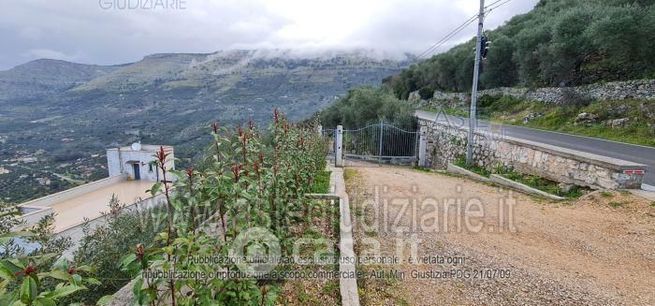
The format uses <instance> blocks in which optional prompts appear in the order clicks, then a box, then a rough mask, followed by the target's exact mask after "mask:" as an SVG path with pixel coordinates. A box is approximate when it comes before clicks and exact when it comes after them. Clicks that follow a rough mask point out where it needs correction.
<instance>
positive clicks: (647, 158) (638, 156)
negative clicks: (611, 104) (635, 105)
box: [416, 111, 655, 188]
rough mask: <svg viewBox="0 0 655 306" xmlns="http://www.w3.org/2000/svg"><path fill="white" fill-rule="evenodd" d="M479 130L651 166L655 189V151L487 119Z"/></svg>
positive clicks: (429, 115) (457, 121)
mask: <svg viewBox="0 0 655 306" xmlns="http://www.w3.org/2000/svg"><path fill="white" fill-rule="evenodd" d="M416 115H417V116H418V117H419V118H422V119H430V120H434V119H435V118H436V116H437V114H436V113H433V112H427V111H416ZM439 121H440V122H445V121H448V122H450V124H453V125H464V126H466V127H468V119H466V118H460V117H454V116H447V119H446V116H444V115H443V114H441V116H439ZM478 129H480V130H484V131H489V130H493V131H495V132H499V131H500V132H501V133H503V135H505V136H509V137H514V138H520V139H525V140H530V141H537V142H541V143H545V144H549V145H554V146H558V147H562V148H567V149H575V150H578V151H583V152H588V153H593V154H598V155H602V156H608V157H613V158H618V159H623V160H627V161H632V162H636V163H640V164H644V165H646V166H647V170H646V177H645V178H644V184H648V185H651V186H655V148H651V147H645V146H640V145H633V144H628V143H623V142H616V141H611V140H604V139H600V138H593V137H584V136H575V135H571V134H564V133H559V132H550V131H544V130H538V129H531V128H526V127H522V126H515V125H503V124H496V123H494V124H493V126H491V125H490V124H489V122H488V121H484V120H480V121H479V123H478ZM648 188H650V187H648Z"/></svg>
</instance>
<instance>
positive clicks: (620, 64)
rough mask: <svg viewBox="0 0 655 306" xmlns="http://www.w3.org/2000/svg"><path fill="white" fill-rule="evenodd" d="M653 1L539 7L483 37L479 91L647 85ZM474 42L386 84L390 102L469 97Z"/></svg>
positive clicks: (653, 51) (549, 0) (544, 1)
mask: <svg viewBox="0 0 655 306" xmlns="http://www.w3.org/2000/svg"><path fill="white" fill-rule="evenodd" d="M653 29H655V2H654V1H652V0H541V1H540V2H539V3H538V4H537V5H536V7H535V8H534V9H533V10H532V11H530V12H528V13H527V14H523V15H518V16H515V17H513V18H512V19H511V20H510V21H508V22H507V23H506V24H505V25H503V26H501V27H499V28H497V29H495V30H493V31H487V32H486V35H487V36H488V38H489V40H490V41H491V45H490V47H489V54H488V57H487V59H486V60H485V61H484V62H483V65H482V71H483V72H482V74H481V76H480V87H481V88H483V89H484V88H494V87H503V86H506V87H511V86H525V87H549V86H555V87H559V86H575V85H582V84H591V83H596V82H603V81H622V80H630V79H640V78H655V60H653V56H654V55H655V31H653ZM474 49H475V42H474V40H473V39H472V40H469V41H468V42H466V43H464V44H461V45H459V46H456V47H454V48H452V49H451V50H449V51H448V52H445V53H442V54H439V55H436V56H434V57H432V58H431V59H429V60H426V61H423V62H421V63H420V64H418V65H415V66H413V67H412V68H410V69H407V70H405V71H403V72H402V73H401V74H400V75H398V76H395V77H393V78H389V79H387V80H386V83H387V84H389V85H390V86H391V87H392V88H393V89H394V92H395V93H396V95H397V96H398V97H400V98H403V99H405V98H407V96H408V95H409V93H410V92H412V91H415V90H421V92H422V93H424V94H425V95H426V96H428V95H430V94H431V93H432V92H433V91H434V90H435V89H439V90H442V91H469V90H470V89H471V83H472V81H471V79H472V75H473V64H472V63H473V58H474V52H472V51H471V50H474Z"/></svg>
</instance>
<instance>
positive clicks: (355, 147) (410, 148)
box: [343, 122, 419, 163]
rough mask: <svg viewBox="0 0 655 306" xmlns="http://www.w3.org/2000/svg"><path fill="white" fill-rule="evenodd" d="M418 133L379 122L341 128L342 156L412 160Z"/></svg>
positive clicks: (397, 161) (392, 160)
mask: <svg viewBox="0 0 655 306" xmlns="http://www.w3.org/2000/svg"><path fill="white" fill-rule="evenodd" d="M418 140H419V133H417V132H412V131H406V130H403V129H401V128H398V127H395V126H393V125H391V124H388V123H384V122H380V123H376V124H371V125H368V126H365V127H363V128H360V129H355V130H343V156H344V157H345V158H348V159H360V160H374V161H380V162H381V161H391V162H394V163H405V162H413V161H415V160H416V159H417V156H416V152H417V151H418V150H417V146H418Z"/></svg>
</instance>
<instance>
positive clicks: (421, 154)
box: [418, 126, 428, 167]
mask: <svg viewBox="0 0 655 306" xmlns="http://www.w3.org/2000/svg"><path fill="white" fill-rule="evenodd" d="M418 135H419V139H418V166H419V167H427V166H428V161H427V158H426V157H427V153H428V152H427V150H428V139H427V127H426V126H421V128H420V130H419V134H418Z"/></svg>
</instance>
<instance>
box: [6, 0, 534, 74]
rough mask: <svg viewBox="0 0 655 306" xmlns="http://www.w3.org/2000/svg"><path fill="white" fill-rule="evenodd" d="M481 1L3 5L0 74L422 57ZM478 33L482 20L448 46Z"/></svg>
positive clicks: (142, 0) (493, 20) (68, 0)
mask: <svg viewBox="0 0 655 306" xmlns="http://www.w3.org/2000/svg"><path fill="white" fill-rule="evenodd" d="M126 1H129V2H130V5H131V8H130V7H128V8H125V2H126ZM493 2H494V0H487V3H488V4H489V3H493ZM536 3H537V0H513V1H511V2H509V3H507V4H506V5H503V6H502V7H500V8H498V9H496V10H494V11H493V12H492V13H491V14H490V16H489V18H488V19H487V20H486V24H485V26H486V27H487V28H495V27H497V26H499V25H501V24H503V23H504V22H505V21H507V20H508V19H509V18H511V17H512V16H514V15H516V14H521V13H525V12H527V11H529V10H530V9H532V8H533V7H534V5H535V4H536ZM162 4H164V5H167V6H168V7H163V6H162ZM478 7H479V2H478V0H13V1H3V3H2V8H1V9H0V37H2V48H1V49H0V70H5V69H9V68H11V67H13V66H16V65H18V64H21V63H25V62H28V61H30V60H34V59H38V58H54V59H63V60H69V61H74V62H81V63H93V64H120V63H126V62H133V61H137V60H139V59H141V58H142V57H143V56H145V55H148V54H152V53H165V52H213V51H217V50H223V49H256V48H267V49H275V48H277V49H300V50H310V51H312V50H325V49H351V48H365V49H375V50H378V51H384V52H386V53H389V54H401V53H402V52H412V53H420V52H421V51H423V50H425V49H427V48H428V47H429V46H431V45H432V44H433V43H434V42H436V41H437V40H439V39H440V38H441V37H443V36H444V35H445V34H447V33H448V32H450V31H451V30H452V29H453V28H455V27H457V26H459V25H460V24H461V23H462V22H464V21H465V20H467V19H468V18H469V17H471V16H472V15H474V14H475V13H476V12H477V9H478ZM473 35H475V24H471V25H470V26H469V27H468V28H467V29H465V30H464V31H462V33H460V35H458V36H457V37H455V38H454V39H453V40H452V44H450V45H449V46H447V47H450V46H452V45H453V44H455V43H457V42H461V41H463V40H466V39H469V38H470V37H472V36H473ZM447 47H445V48H443V49H446V48H447ZM442 51H443V50H442Z"/></svg>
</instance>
